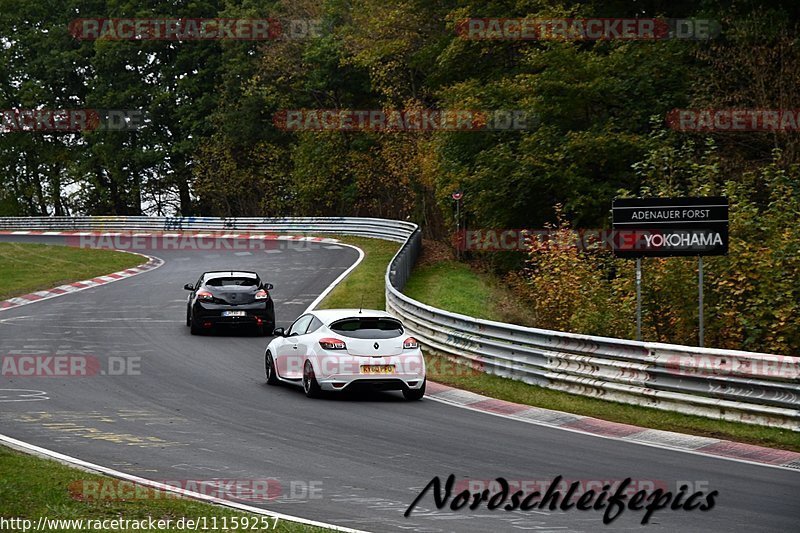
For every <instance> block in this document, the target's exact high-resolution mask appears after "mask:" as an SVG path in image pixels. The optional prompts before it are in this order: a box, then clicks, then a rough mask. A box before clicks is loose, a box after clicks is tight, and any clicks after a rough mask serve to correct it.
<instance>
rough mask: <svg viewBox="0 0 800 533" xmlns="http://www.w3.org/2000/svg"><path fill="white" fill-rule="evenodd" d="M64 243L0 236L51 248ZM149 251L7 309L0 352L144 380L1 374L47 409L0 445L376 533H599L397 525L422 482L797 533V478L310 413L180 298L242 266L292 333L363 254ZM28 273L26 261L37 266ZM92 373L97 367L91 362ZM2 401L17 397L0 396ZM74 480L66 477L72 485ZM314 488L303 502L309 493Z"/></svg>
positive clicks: (574, 437)
mask: <svg viewBox="0 0 800 533" xmlns="http://www.w3.org/2000/svg"><path fill="white" fill-rule="evenodd" d="M59 239H61V238H60V237H24V236H5V237H0V240H3V241H8V240H15V241H34V242H43V241H48V242H54V243H58V242H60V241H59ZM238 254H240V255H237V254H234V253H231V252H218V251H207V252H200V251H174V250H172V251H168V250H163V251H158V252H153V255H157V256H158V257H161V258H162V259H164V260H165V261H166V263H165V264H164V265H163V266H162V267H161V268H159V269H156V270H154V271H151V272H147V273H144V274H141V275H139V276H135V277H132V278H128V279H123V280H121V281H118V282H115V283H111V284H109V285H105V286H101V287H96V288H93V289H89V290H85V291H82V292H78V293H75V294H70V295H66V296H62V297H59V298H54V299H52V300H47V301H43V302H37V303H34V304H31V305H26V306H22V307H19V308H15V309H10V310H7V311H4V312H2V313H0V355H7V354H19V353H36V354H49V355H53V354H82V355H92V356H94V357H97V358H98V359H99V360H100V361H101V362H103V361H105V360H106V359H108V358H109V357H140V358H141V362H140V367H141V368H140V374H139V375H120V376H110V375H96V376H93V377H62V378H45V377H31V378H18V377H13V378H9V377H0V388H2V389H34V390H40V391H44V392H45V393H46V396H47V397H48V398H49V399H47V400H41V401H5V402H0V433H3V434H6V435H8V436H11V437H13V438H16V439H20V440H23V441H26V442H29V443H32V444H35V445H38V446H42V447H45V448H49V449H52V450H56V451H58V452H61V453H65V454H68V455H72V456H74V457H78V458H81V459H84V460H87V461H90V462H93V463H97V464H101V465H104V466H108V467H112V468H116V469H117V470H121V471H124V472H128V473H131V474H134V475H138V476H142V477H146V478H149V479H154V480H208V479H217V478H218V479H226V480H234V479H238V480H247V479H264V478H275V479H276V480H277V483H279V487H280V493H281V496H280V497H278V498H276V499H274V500H272V501H268V502H255V503H254V502H247V503H250V504H252V505H257V506H261V507H265V508H268V509H271V510H274V511H278V512H283V513H287V514H292V515H296V516H301V517H304V518H309V519H314V520H320V521H324V522H329V523H333V524H337V525H341V526H347V527H352V528H357V529H366V530H370V531H401V530H404V531H425V532H436V531H474V532H485V531H513V530H534V531H597V530H600V529H602V528H603V524H602V521H601V518H602V512H593V511H589V512H584V511H577V510H575V509H572V510H570V511H568V512H562V511H552V512H551V511H539V510H537V511H527V512H522V511H515V512H504V511H501V510H496V511H488V510H486V507H485V506H483V507H481V508H480V509H479V510H476V511H469V510H467V509H462V510H460V511H457V512H456V511H450V510H449V509H447V508H445V509H442V510H437V509H436V508H435V506H434V505H433V499H432V497H431V496H430V494H429V495H428V496H426V497H425V499H424V500H423V501H422V503H421V504H420V507H418V508H417V510H416V511H415V512H414V513H413V514H412V515H411V516H410V517H409V518H404V517H403V512H404V511H405V509H406V508H407V507H408V505H409V504H410V503H411V502H412V500H414V498H415V497H416V496H417V494H418V493H419V491H420V490H421V489H422V487H423V486H425V485H426V484H427V482H428V481H429V480H430V479H431V478H432V477H433V476H436V475H438V476H441V477H442V479H444V478H446V476H447V475H448V474H450V473H454V474H456V475H457V476H459V477H469V478H473V479H493V478H495V477H498V476H504V477H506V478H508V479H509V480H542V481H544V480H550V479H552V478H554V477H555V476H557V475H562V476H564V478H566V479H569V480H620V479H624V478H627V477H631V478H633V479H635V480H651V481H655V482H656V483H657V484H658V485H666V486H667V487H668V488H669V489H670V490H673V491H675V490H676V484H677V482H678V481H691V482H696V483H698V485H697V486H699V487H700V488H701V489H702V490H704V491H705V492H708V491H710V490H717V491H719V496H718V498H717V505H716V507H714V508H713V509H712V510H711V511H709V512H700V511H699V510H695V511H692V512H686V511H682V510H681V511H672V510H669V509H664V510H661V511H658V512H656V513H655V515H654V516H653V517H652V518H651V521H650V524H648V525H646V526H642V525H640V523H639V521H640V520H641V518H642V515H643V512H634V511H628V510H626V511H625V512H624V513H623V514H622V516H621V517H620V518H619V519H617V520H616V521H615V522H614V523H613V524H612V525H611V526H609V527H608V529H614V530H630V529H637V530H646V531H676V530H682V531H726V532H727V531H749V532H752V531H787V532H788V531H797V530H798V520H800V496H798V494H800V471H797V472H793V471H790V470H784V469H776V468H770V467H765V466H756V465H751V464H745V463H740V462H734V461H729V460H724V459H717V458H710V457H703V456H698V455H692V454H686V453H680V452H676V451H670V450H664V449H659V448H652V447H647V446H642V445H638V444H633V443H624V442H619V441H613V440H606V439H601V438H597V437H592V436H588V435H580V434H576V433H571V432H566V431H562V430H557V429H551V428H544V427H539V426H534V425H531V424H525V423H521V422H517V421H512V420H507V419H503V418H499V417H495V416H490V415H488V414H483V413H477V412H472V411H468V410H465V409H458V408H456V407H452V406H448V405H444V404H441V403H438V402H434V401H431V400H423V401H421V402H406V401H404V400H403V399H402V396H401V395H400V394H399V393H373V394H361V395H357V396H346V397H342V398H340V397H337V398H328V399H322V400H309V399H307V398H305V396H304V395H303V393H302V390H301V389H300V388H293V387H289V386H280V387H270V386H268V385H266V384H265V383H264V365H263V353H264V347H265V346H266V344H267V342H268V339H266V338H263V337H255V336H250V335H238V334H236V335H234V334H223V335H213V336H200V337H194V336H191V335H190V334H189V328H187V327H186V326H185V325H184V317H185V315H184V313H185V305H186V296H187V293H186V292H185V291H184V290H183V289H182V287H183V285H184V284H185V283H190V282H194V281H195V280H196V279H197V277H198V274H199V273H200V272H201V271H203V270H209V269H215V268H235V269H251V270H256V271H258V272H259V273H260V274H261V276H262V279H263V280H264V281H267V282H270V283H273V284H274V285H275V289H274V291H272V294H273V297H274V299H275V303H276V306H275V309H276V317H277V322H278V325H279V326H287V325H288V324H289V323H290V322H291V321H292V320H293V319H294V318H296V317H297V316H298V314H300V313H301V312H302V311H303V310H305V308H306V307H307V306H308V304H309V303H310V302H312V301H313V300H314V299H315V297H316V296H317V295H318V294H319V293H320V292H322V291H323V290H324V289H325V287H327V286H328V284H330V283H331V282H332V281H333V280H334V279H336V277H337V276H338V275H339V274H340V273H341V272H343V271H344V270H345V269H346V268H347V267H348V266H349V265H351V264H352V263H353V262H354V261H355V260H356V258H357V253H356V251H355V250H352V249H350V248H346V247H341V246H335V245H329V244H323V245H317V246H316V247H315V248H314V249H308V248H307V247H298V246H292V245H289V244H288V243H282V244H281V245H280V246H279V247H278V246H276V247H275V248H273V249H271V250H260V251H253V252H251V253H247V254H245V253H243V252H238ZM32 267H33V268H35V265H32ZM101 366H103V365H102V364H101ZM4 394H5V395H6V396H7V397H8V396H9V395H13V391H11V392H9V391H5V393H4ZM80 476H81V474H80V472H78V471H76V479H80ZM309 487H311V488H312V490H311V492H310V493H311V497H309V490H308V488H309Z"/></svg>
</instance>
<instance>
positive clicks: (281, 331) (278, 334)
mask: <svg viewBox="0 0 800 533" xmlns="http://www.w3.org/2000/svg"><path fill="white" fill-rule="evenodd" d="M272 334H273V335H275V336H276V337H285V336H286V331H285V330H284V329H283V328H275V329H273V330H272Z"/></svg>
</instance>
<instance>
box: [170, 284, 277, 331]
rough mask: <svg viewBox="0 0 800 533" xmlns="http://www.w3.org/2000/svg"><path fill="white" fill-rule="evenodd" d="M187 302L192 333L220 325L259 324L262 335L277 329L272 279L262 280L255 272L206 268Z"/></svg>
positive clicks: (252, 326) (188, 322)
mask: <svg viewBox="0 0 800 533" xmlns="http://www.w3.org/2000/svg"><path fill="white" fill-rule="evenodd" d="M183 288H184V289H186V290H187V291H192V293H191V294H190V295H189V301H188V303H187V304H186V325H187V326H189V327H190V328H191V331H192V335H198V334H200V333H202V332H203V331H209V330H211V329H213V328H214V327H216V326H221V325H225V326H230V327H234V328H241V327H249V328H255V329H256V330H257V331H258V333H259V334H260V335H272V330H273V329H275V304H274V303H273V301H272V297H271V296H270V294H269V291H271V290H272V288H273V287H272V284H271V283H262V281H261V278H260V277H259V276H258V274H256V273H255V272H244V271H236V270H234V271H231V270H224V271H213V272H205V273H203V275H202V276H200V279H198V280H197V283H195V284H194V285H193V284H191V283H187V284H186V285H184V287H183Z"/></svg>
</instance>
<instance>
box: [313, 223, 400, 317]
mask: <svg viewBox="0 0 800 533" xmlns="http://www.w3.org/2000/svg"><path fill="white" fill-rule="evenodd" d="M337 238H338V239H339V240H340V241H342V242H345V243H348V244H353V245H355V246H358V247H359V248H361V249H362V250H363V251H364V260H363V261H362V262H361V264H360V265H358V267H356V269H355V270H354V271H353V272H351V273H350V275H349V276H347V277H346V278H345V279H344V280H343V281H342V282H341V283H340V284H339V285H337V286H336V288H334V289H333V290H332V291H331V293H330V294H329V295H328V296H327V297H326V298H325V299H324V300H322V302H321V303H320V305H319V307H318V308H319V309H337V308H349V307H355V308H358V307H361V305H362V301H363V307H364V309H386V294H385V292H384V283H383V276H384V274H385V273H386V267H387V265H388V264H389V261H391V260H392V257H394V254H396V253H397V250H398V249H399V248H400V245H399V244H398V243H396V242H390V241H382V240H378V239H368V238H364V237H345V236H337Z"/></svg>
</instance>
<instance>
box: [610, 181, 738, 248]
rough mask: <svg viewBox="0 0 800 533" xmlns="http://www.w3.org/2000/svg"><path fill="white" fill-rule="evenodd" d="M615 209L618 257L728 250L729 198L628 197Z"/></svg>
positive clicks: (618, 202) (613, 210) (619, 202)
mask: <svg viewBox="0 0 800 533" xmlns="http://www.w3.org/2000/svg"><path fill="white" fill-rule="evenodd" d="M612 213H613V225H614V233H615V239H614V254H615V255H616V256H618V257H671V256H697V255H725V254H727V253H728V199H727V198H724V197H721V196H712V197H702V198H625V199H619V200H614V204H613V207H612Z"/></svg>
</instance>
